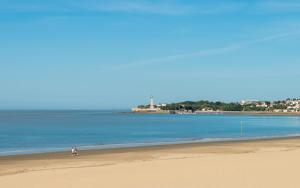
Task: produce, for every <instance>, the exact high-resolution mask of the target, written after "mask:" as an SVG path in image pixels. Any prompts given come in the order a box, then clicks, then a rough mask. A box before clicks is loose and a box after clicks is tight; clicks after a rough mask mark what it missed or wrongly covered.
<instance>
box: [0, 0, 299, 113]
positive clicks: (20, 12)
mask: <svg viewBox="0 0 300 188" xmlns="http://www.w3.org/2000/svg"><path fill="white" fill-rule="evenodd" d="M0 42H1V45H0V109H116V108H130V107H132V106H135V105H137V104H143V103H147V102H148V98H149V96H150V95H153V96H154V97H155V100H156V101H157V102H176V101H182V100H202V99H205V100H222V101H239V100H242V99H258V100H276V99H282V98H287V97H300V87H299V83H300V76H299V75H300V73H299V70H300V58H299V47H300V1H275V0H270V1H246V0H245V1H217V0H210V1H198V0H197V1H196V0H185V1H183V0H165V1H163V0H161V1H157V0H153V1H151V0H139V1H134V0H110V1H101V0H100V1H99V0H98V1H97V0H43V1H38V0H0Z"/></svg>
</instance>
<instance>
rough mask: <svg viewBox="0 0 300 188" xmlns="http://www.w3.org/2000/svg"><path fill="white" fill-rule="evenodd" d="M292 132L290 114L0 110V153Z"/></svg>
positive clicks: (299, 121) (299, 126)
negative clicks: (252, 114)
mask: <svg viewBox="0 0 300 188" xmlns="http://www.w3.org/2000/svg"><path fill="white" fill-rule="evenodd" d="M123 112H124V111H123ZM298 134H300V117H290V116H246V115H241V116H240V115H169V114H130V113H122V111H0V155H11V154H23V153H35V152H48V151H63V150H69V149H70V148H71V147H72V146H78V147H79V148H82V149H89V148H112V147H126V146H138V145H155V144H163V143H174V142H193V141H209V140H226V139H251V138H261V137H281V136H289V135H298Z"/></svg>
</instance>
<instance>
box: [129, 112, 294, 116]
mask: <svg viewBox="0 0 300 188" xmlns="http://www.w3.org/2000/svg"><path fill="white" fill-rule="evenodd" d="M129 113H132V114H172V113H171V112H169V111H157V112H129ZM175 114H180V115H192V114H193V115H204V114H212V115H215V114H223V115H256V116H300V112H266V111H249V112H248V111H202V112H197V113H175Z"/></svg>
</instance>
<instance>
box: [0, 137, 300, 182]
mask: <svg viewBox="0 0 300 188" xmlns="http://www.w3.org/2000/svg"><path fill="white" fill-rule="evenodd" d="M299 160H300V138H298V137H297V138H284V139H272V140H256V141H235V142H222V143H197V144H180V145H169V146H156V147H141V148H131V149H114V150H101V151H99V150H98V151H82V152H80V156H79V157H72V156H71V155H70V153H66V152H61V153H48V154H32V155H20V156H10V157H0V187H3V188H23V187H24V188H27V187H28V188H40V187H43V188H53V187H62V188H82V187H89V188H94V187H95V188H96V187H97V188H98V187H105V188H110V187H111V188H119V187H122V188H186V187H189V188H194V187H195V188H199V187H205V188H214V187H220V188H221V187H222V188H224V187H228V188H241V187H243V188H253V187H256V188H259V187H261V188H268V187H272V188H282V187H285V188H295V187H300V181H299V172H300V162H299Z"/></svg>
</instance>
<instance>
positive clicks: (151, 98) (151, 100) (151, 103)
mask: <svg viewBox="0 0 300 188" xmlns="http://www.w3.org/2000/svg"><path fill="white" fill-rule="evenodd" d="M150 109H151V110H153V109H154V100H153V97H152V96H151V97H150Z"/></svg>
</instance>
